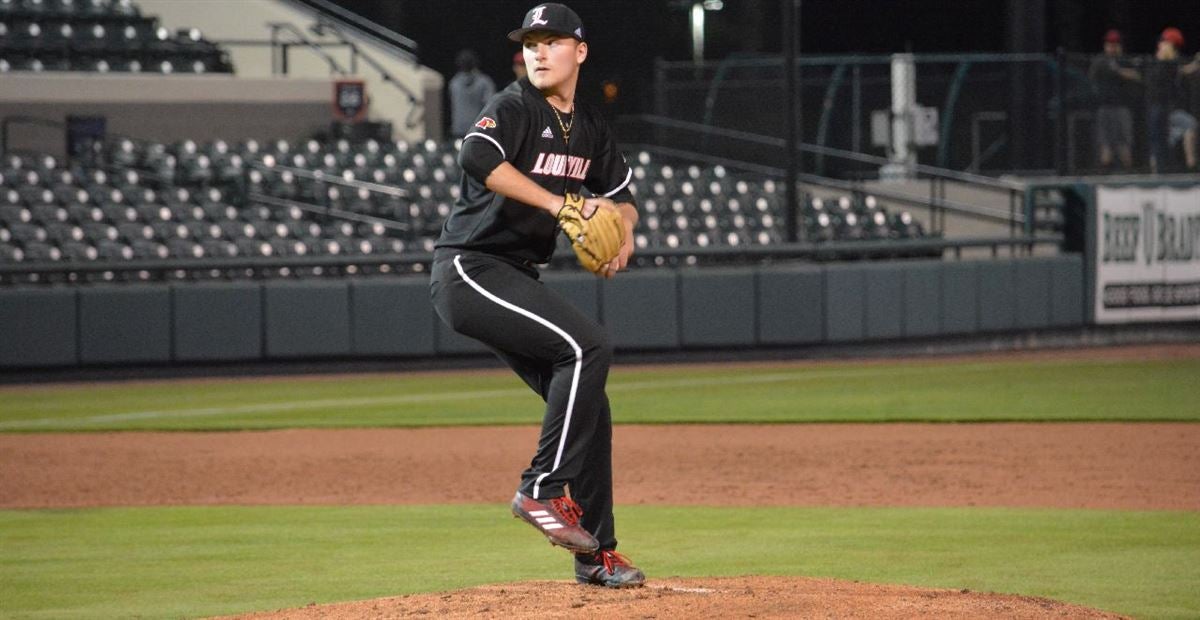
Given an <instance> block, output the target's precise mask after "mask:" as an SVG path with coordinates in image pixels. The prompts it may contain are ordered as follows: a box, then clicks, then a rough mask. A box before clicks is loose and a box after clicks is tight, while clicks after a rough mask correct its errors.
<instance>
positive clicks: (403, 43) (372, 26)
mask: <svg viewBox="0 0 1200 620" xmlns="http://www.w3.org/2000/svg"><path fill="white" fill-rule="evenodd" d="M292 1H293V2H296V3H298V4H301V5H303V6H306V7H307V8H309V9H310V10H315V11H316V12H317V13H318V15H319V16H321V17H328V18H333V19H335V20H337V21H339V22H342V23H343V24H345V25H348V26H351V27H352V28H354V29H355V30H358V31H359V32H361V33H362V34H364V35H368V36H370V37H373V38H376V39H379V41H380V42H381V43H384V44H386V46H387V47H391V48H395V49H396V50H397V51H399V52H401V53H402V54H403V55H405V56H407V57H409V59H411V60H412V61H413V62H416V60H417V42H416V41H414V40H412V39H410V38H408V37H406V36H404V35H402V34H400V33H398V32H396V31H394V30H391V29H389V28H385V27H383V26H381V25H379V24H377V23H375V22H373V21H371V20H369V19H365V18H363V17H362V16H360V15H358V14H357V13H354V12H353V11H349V10H346V9H345V8H343V7H341V6H338V5H337V4H334V3H332V2H329V1H328V0H292Z"/></svg>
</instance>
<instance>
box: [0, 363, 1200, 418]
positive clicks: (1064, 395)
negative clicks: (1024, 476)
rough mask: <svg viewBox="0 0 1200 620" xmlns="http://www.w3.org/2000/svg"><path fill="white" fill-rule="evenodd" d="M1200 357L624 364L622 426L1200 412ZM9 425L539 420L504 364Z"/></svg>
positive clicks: (15, 402) (64, 402)
mask: <svg viewBox="0 0 1200 620" xmlns="http://www.w3.org/2000/svg"><path fill="white" fill-rule="evenodd" d="M1196 377H1200V360H1184V361H1180V360H1173V361H1153V362H1136V361H1127V362H1112V361H1091V362H1088V361H1056V362H1055V361H1042V362H1015V361H1005V362H993V363H954V364H948V363H940V364H939V363H930V362H915V363H908V364H905V363H894V364H887V365H870V366H865V365H832V366H820V367H805V368H800V367H793V368H788V367H786V366H781V367H779V368H774V369H769V368H762V367H758V368H748V367H737V366H734V367H725V368H722V367H719V366H715V365H703V366H695V367H672V368H662V369H644V368H639V369H637V370H622V369H621V368H620V367H617V368H615V369H614V370H613V373H612V378H611V380H610V382H609V396H610V399H611V401H612V406H613V416H614V419H615V421H616V422H617V423H622V424H644V423H680V422H883V421H935V422H971V421H1040V420H1047V421H1050V420H1056V421H1085V420H1132V421H1166V420H1177V421H1185V420H1186V421H1194V420H1200V406H1197V404H1196V403H1197V402H1198V401H1200V382H1197V381H1195V378H1196ZM2 396H3V405H4V406H3V409H2V410H0V430H3V431H67V430H70V431H78V430H84V431H92V430H106V431H110V430H240V429H263V428H298V427H327V428H338V427H364V426H365V427H385V426H386V427H394V426H433V425H437V426H444V425H460V424H536V423H538V422H539V421H540V411H539V410H540V407H539V402H538V400H537V397H536V396H535V395H534V394H533V393H532V392H531V391H530V390H529V389H528V388H526V387H525V386H524V384H522V383H520V381H519V380H518V379H517V378H516V377H515V376H513V375H511V374H509V373H507V372H497V373H490V374H474V375H471V376H469V377H463V376H455V375H451V374H423V375H413V376H368V377H347V378H335V379H328V380H318V381H312V380H307V381H306V380H301V379H294V378H281V379H263V380H261V381H251V382H245V381H243V382H197V383H148V384H139V385H123V384H119V383H114V384H104V385H98V386H73V387H60V386H48V387H35V388H29V389H22V390H17V391H11V392H8V393H3V394H2Z"/></svg>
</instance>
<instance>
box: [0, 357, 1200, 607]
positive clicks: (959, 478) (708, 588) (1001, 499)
mask: <svg viewBox="0 0 1200 620" xmlns="http://www.w3.org/2000/svg"><path fill="white" fill-rule="evenodd" d="M1091 353H1092V354H1093V355H1097V354H1098V355H1097V357H1124V358H1126V359H1128V358H1130V357H1138V358H1157V359H1162V358H1171V357H1176V356H1179V357H1196V356H1197V353H1198V349H1197V348H1196V347H1194V346H1191V347H1164V348H1150V347H1140V348H1132V349H1125V350H1121V349H1105V350H1101V351H1095V352H1091ZM1052 355H1053V356H1066V357H1083V356H1085V355H1086V353H1081V352H1071V353H1066V354H1061V353H1055V354H1052ZM1050 356H1051V355H1048V356H1046V357H1050ZM1000 357H1004V356H1000ZM1029 357H1031V358H1041V359H1044V358H1045V357H1040V356H1036V355H1030V356H1029ZM983 359H986V358H983ZM16 389H20V388H16ZM538 430H539V429H538V428H537V427H535V426H525V427H462V428H422V429H361V430H285V431H263V432H259V431H253V432H205V433H156V432H128V433H65V434H53V433H12V434H0V471H3V472H4V475H3V476H0V508H10V509H11V508H73V507H92V506H149V505H215V504H241V505H272V504H309V505H346V504H430V503H439V504H440V503H502V502H505V501H506V500H507V499H508V498H509V497H511V494H512V489H513V488H514V485H515V483H516V480H517V476H518V474H519V472H520V471H521V470H522V469H523V467H524V466H525V465H526V463H527V462H528V458H529V454H530V452H531V449H532V446H534V445H535V444H536V441H537V436H538ZM614 462H615V464H616V471H615V475H616V480H615V487H616V501H617V502H618V504H676V505H703V506H728V505H755V506H763V505H767V506H1013V507H1050V508H1099V509H1132V510H1193V511H1194V510H1200V425H1198V424H1187V423H1138V424H1122V423H1063V424H1059V423H1037V424H1025V423H997V424H801V425H727V424H722V425H716V424H714V425H669V426H666V425H645V426H618V427H617V428H616V429H615V431H614ZM651 577H652V579H651V581H650V583H649V586H648V587H646V588H642V589H637V590H631V591H606V590H604V589H600V588H594V587H587V586H577V585H575V584H572V583H567V582H524V583H512V584H500V585H491V586H482V587H477V588H470V589H466V590H459V591H455V592H444V593H436V594H424V595H412V596H405V597H396V598H388V599H378V600H373V601H360V602H353V603H341V604H336V605H322V606H309V607H305V608H300V609H292V610H282V611H278V612H270V613H263V614H256V615H253V616H250V617H253V618H317V617H320V618H361V617H371V618H392V617H412V616H423V617H449V618H458V617H462V618H465V617H521V618H525V617H536V618H559V617H563V618H565V617H578V616H579V615H580V614H586V615H587V616H589V617H621V618H655V617H656V618H674V617H699V616H704V617H733V616H737V617H758V618H764V617H797V616H799V617H813V616H823V617H842V618H854V617H864V618H912V617H1004V618H1061V617H1072V618H1103V617H1116V616H1111V615H1107V614H1104V613H1101V612H1097V611H1095V610H1089V609H1085V608H1081V607H1076V606H1072V605H1067V604H1063V603H1059V602H1055V601H1049V600H1045V599H1038V598H1030V597H1023V596H1015V595H999V594H986V593H974V592H960V591H956V590H936V589H922V588H913V587H907V586H888V585H875V584H862V583H855V582H845V581H833V580H823V579H803V578H783V577H740V578H719V579H718V578H713V579H677V578H670V577H667V578H662V577H666V576H658V575H651Z"/></svg>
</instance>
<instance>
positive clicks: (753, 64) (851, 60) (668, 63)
mask: <svg viewBox="0 0 1200 620" xmlns="http://www.w3.org/2000/svg"><path fill="white" fill-rule="evenodd" d="M1052 58H1053V55H1052V54H1043V53H1017V54H990V53H974V54H914V55H913V60H914V61H915V62H917V63H918V64H920V63H929V62H944V63H957V62H970V63H985V62H1042V61H1046V60H1049V59H1052ZM891 61H892V55H891V54H830V55H819V56H814V55H803V56H797V57H796V65H797V66H802V67H822V66H833V65H839V64H858V65H865V64H879V65H885V64H889V63H891ZM782 63H783V57H782V56H760V57H757V58H739V59H736V60H721V61H715V60H707V61H704V62H701V63H700V64H696V63H695V62H694V61H691V60H686V61H683V60H664V61H661V62H660V63H659V64H660V66H661V67H662V68H663V69H667V70H670V69H678V70H685V71H689V70H690V71H695V70H696V69H701V70H704V69H710V68H713V67H718V66H719V65H721V64H727V65H729V66H733V67H749V68H758V67H761V68H768V67H782Z"/></svg>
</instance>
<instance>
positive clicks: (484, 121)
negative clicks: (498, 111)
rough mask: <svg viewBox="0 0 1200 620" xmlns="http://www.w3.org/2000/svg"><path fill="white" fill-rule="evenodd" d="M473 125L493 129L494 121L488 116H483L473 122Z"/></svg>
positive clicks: (494, 126)
mask: <svg viewBox="0 0 1200 620" xmlns="http://www.w3.org/2000/svg"><path fill="white" fill-rule="evenodd" d="M475 126H476V127H478V128H480V129H495V128H496V121H495V120H494V119H492V118H491V117H489V116H485V117H483V118H481V119H479V122H478V123H475Z"/></svg>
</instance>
